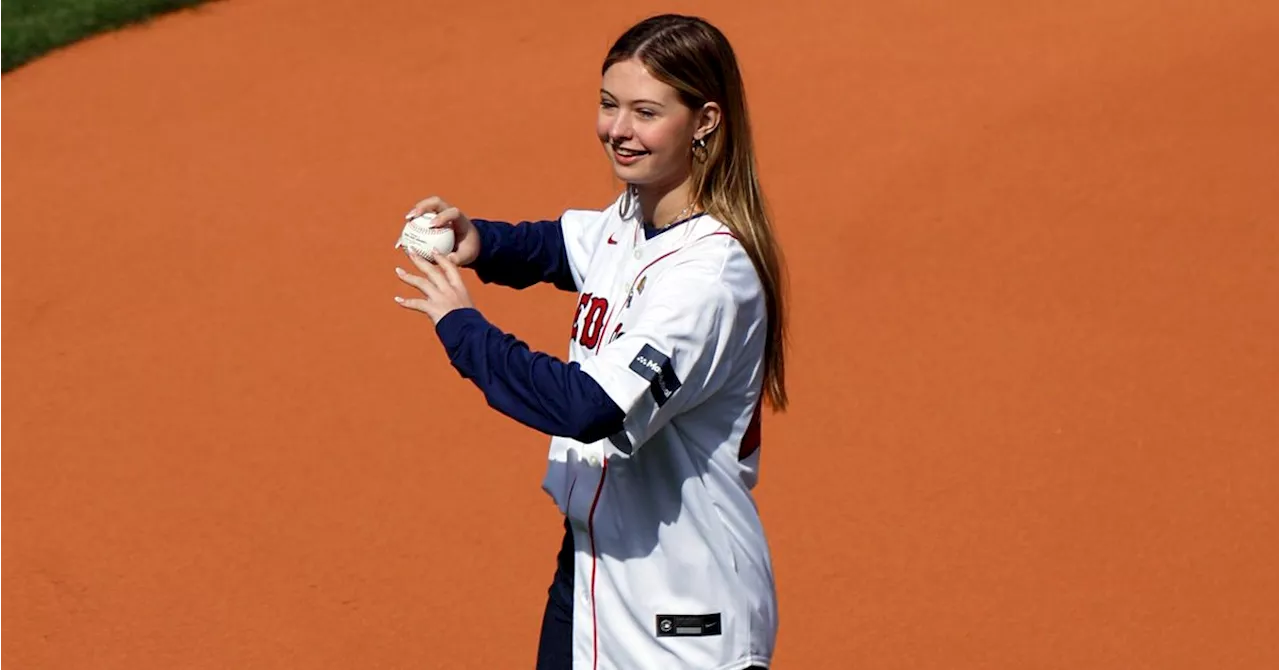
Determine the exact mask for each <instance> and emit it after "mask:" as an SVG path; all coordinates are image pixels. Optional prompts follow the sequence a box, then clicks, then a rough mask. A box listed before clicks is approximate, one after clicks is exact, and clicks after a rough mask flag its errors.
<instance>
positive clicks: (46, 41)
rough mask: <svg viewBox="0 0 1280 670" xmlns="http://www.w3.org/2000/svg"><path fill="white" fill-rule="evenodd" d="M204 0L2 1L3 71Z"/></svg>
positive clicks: (1, 42)
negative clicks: (70, 45) (87, 38)
mask: <svg viewBox="0 0 1280 670" xmlns="http://www.w3.org/2000/svg"><path fill="white" fill-rule="evenodd" d="M204 1H205V0H3V2H2V3H0V47H3V48H2V49H0V50H2V51H3V72H9V71H10V70H13V69H14V68H16V67H18V66H20V65H22V64H24V63H27V62H30V61H31V60H34V59H36V58H39V57H40V56H42V55H44V54H46V53H48V52H50V51H52V50H54V49H57V48H58V47H62V46H66V45H68V44H71V43H73V42H77V41H79V40H82V39H84V38H86V37H89V36H91V35H96V34H98V33H103V32H107V31H110V30H115V29H117V28H122V27H124V26H127V25H130V24H133V23H138V22H141V21H145V20H146V19H149V18H151V17H153V16H158V15H160V14H165V13H168V12H171V11H174V10H177V9H182V8H185V7H191V6H194V5H198V4H201V3H202V2H204Z"/></svg>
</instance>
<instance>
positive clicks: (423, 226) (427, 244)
mask: <svg viewBox="0 0 1280 670" xmlns="http://www.w3.org/2000/svg"><path fill="white" fill-rule="evenodd" d="M434 218H436V215H435V214H432V213H431V212H428V213H426V214H423V215H422V216H419V217H417V218H415V219H412V220H410V221H409V222H408V223H406V224H404V230H403V231H401V232H400V240H399V241H397V242H396V247H395V248H397V249H399V248H400V247H404V248H406V249H408V250H409V251H411V252H413V253H414V254H416V255H418V256H421V257H422V258H430V257H431V251H432V250H433V249H434V250H435V251H436V253H440V254H447V253H449V252H451V251H453V228H451V227H449V226H443V227H440V228H432V227H431V220H432V219H434Z"/></svg>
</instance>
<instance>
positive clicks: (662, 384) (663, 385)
mask: <svg viewBox="0 0 1280 670" xmlns="http://www.w3.org/2000/svg"><path fill="white" fill-rule="evenodd" d="M631 371H632V372H634V373H636V374H638V375H640V376H641V377H642V378H644V380H645V381H647V382H649V392H650V393H652V394H653V399H654V401H656V402H657V403H658V407H662V406H663V405H665V404H667V401H668V400H670V399H671V396H673V395H675V392H676V391H679V390H680V378H679V377H677V376H676V370H675V368H674V367H672V365H671V357H670V356H667V355H666V354H664V353H662V352H660V351H658V350H657V349H654V348H653V347H652V346H650V345H648V344H646V345H644V346H643V347H641V348H640V353H638V354H636V357H635V359H634V360H632V361H631Z"/></svg>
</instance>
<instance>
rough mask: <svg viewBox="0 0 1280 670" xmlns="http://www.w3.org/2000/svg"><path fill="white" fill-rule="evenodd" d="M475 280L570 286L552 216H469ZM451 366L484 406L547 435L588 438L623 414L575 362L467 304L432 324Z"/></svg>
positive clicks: (617, 424) (606, 430)
mask: <svg viewBox="0 0 1280 670" xmlns="http://www.w3.org/2000/svg"><path fill="white" fill-rule="evenodd" d="M472 223H474V224H475V226H476V230H477V231H478V232H479V234H480V257H479V258H477V259H476V261H475V262H473V263H472V264H471V268H472V269H474V270H475V271H476V274H477V275H478V276H479V277H480V279H481V281H484V282H485V283H495V284H500V285H503V286H510V287H512V288H525V287H528V286H532V285H534V284H536V283H539V282H547V283H551V284H554V285H555V286H557V287H558V288H561V289H563V290H569V291H572V290H576V284H575V282H574V280H573V274H572V272H571V270H570V266H569V257H568V254H567V252H566V251H565V247H564V236H563V232H562V230H561V227H560V222H559V221H535V222H522V223H520V224H516V225H512V224H507V223H502V222H497V221H488V220H476V219H473V220H472ZM436 335H437V336H438V337H439V338H440V342H441V343H442V344H444V348H445V351H446V352H448V354H449V362H450V363H452V364H453V367H454V369H456V370H457V371H458V372H459V373H460V374H461V375H462V376H463V377H464V378H466V379H470V380H471V382H472V383H474V384H475V385H476V386H477V387H478V388H479V389H480V390H481V392H483V393H484V396H485V400H486V401H488V403H489V406H490V407H493V408H494V409H496V410H498V411H499V412H502V413H503V414H505V415H507V416H509V417H511V418H512V419H515V420H516V421H519V422H520V423H522V424H524V425H526V426H529V427H530V428H533V429H535V430H538V431H541V432H543V433H546V434H548V435H560V436H564V437H571V438H573V439H575V440H578V441H580V442H594V441H596V440H599V439H602V438H605V437H608V436H609V435H612V434H614V433H616V432H618V431H620V430H622V425H623V420H624V419H625V418H626V417H625V413H624V412H623V411H622V409H621V408H619V407H618V405H617V404H616V403H614V402H613V400H612V399H610V398H609V396H608V394H607V393H605V391H604V389H603V388H601V387H600V385H599V384H598V383H596V381H595V380H594V379H592V378H591V376H590V375H588V374H587V373H585V372H583V371H582V370H581V369H580V368H579V367H578V364H577V363H565V362H564V361H561V360H559V359H557V358H555V357H554V356H550V355H548V354H544V353H541V352H535V351H531V350H530V349H529V347H528V345H526V344H525V343H524V342H522V341H520V340H519V339H517V338H516V337H515V336H513V335H509V334H507V333H504V332H503V331H502V330H501V329H499V328H498V327H497V326H495V325H493V324H492V323H490V322H489V321H488V320H487V319H485V318H484V316H483V315H482V314H480V312H479V311H478V310H476V309H474V308H467V309H456V310H453V311H452V312H449V313H448V314H446V315H445V316H444V318H442V319H440V322H439V323H437V324H436Z"/></svg>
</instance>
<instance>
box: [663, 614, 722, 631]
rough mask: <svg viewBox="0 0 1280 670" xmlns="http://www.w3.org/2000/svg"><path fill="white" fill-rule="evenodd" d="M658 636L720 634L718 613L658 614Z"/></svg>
mask: <svg viewBox="0 0 1280 670" xmlns="http://www.w3.org/2000/svg"><path fill="white" fill-rule="evenodd" d="M656 627H657V630H656V632H657V634H658V637H706V636H709V635H720V633H721V631H720V613H719V612H717V613H715V614H659V615H658V616H657V622H656Z"/></svg>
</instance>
